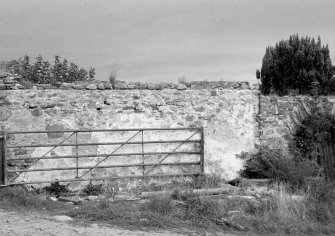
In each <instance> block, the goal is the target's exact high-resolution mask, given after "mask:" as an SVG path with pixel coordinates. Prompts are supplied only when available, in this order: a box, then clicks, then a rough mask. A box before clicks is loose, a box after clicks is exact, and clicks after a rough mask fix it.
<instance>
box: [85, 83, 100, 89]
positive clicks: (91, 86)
mask: <svg viewBox="0 0 335 236" xmlns="http://www.w3.org/2000/svg"><path fill="white" fill-rule="evenodd" d="M97 88H98V86H97V85H96V84H89V85H87V86H86V89H87V90H96V89H97Z"/></svg>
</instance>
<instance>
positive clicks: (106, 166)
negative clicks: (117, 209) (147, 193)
mask: <svg viewBox="0 0 335 236" xmlns="http://www.w3.org/2000/svg"><path fill="white" fill-rule="evenodd" d="M199 164H200V161H195V162H169V163H159V164H157V163H156V164H155V163H150V164H149V163H148V164H124V165H105V166H79V167H59V168H43V169H23V170H22V169H18V170H7V172H9V173H10V172H34V171H55V170H84V169H99V168H119V167H137V166H143V167H144V166H170V165H199Z"/></svg>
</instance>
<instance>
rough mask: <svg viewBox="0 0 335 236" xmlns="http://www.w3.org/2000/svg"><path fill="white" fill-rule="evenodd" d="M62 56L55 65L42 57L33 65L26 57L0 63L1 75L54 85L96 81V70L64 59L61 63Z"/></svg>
mask: <svg viewBox="0 0 335 236" xmlns="http://www.w3.org/2000/svg"><path fill="white" fill-rule="evenodd" d="M60 59H61V58H60V56H57V55H56V56H55V57H54V63H53V64H51V63H50V62H48V61H46V60H44V59H43V57H42V56H41V55H39V56H37V57H36V58H35V61H34V62H33V64H31V62H30V57H29V56H27V55H25V56H24V57H23V59H21V58H19V59H18V60H11V61H1V62H0V74H2V73H6V74H9V73H12V74H19V75H21V76H22V78H23V79H24V80H28V81H31V82H34V83H53V82H57V81H58V82H70V83H71V82H74V81H78V80H88V79H91V80H93V79H94V76H95V69H94V68H90V69H89V71H87V70H85V69H84V68H80V69H79V66H78V65H76V64H74V63H73V62H70V65H69V63H68V60H66V59H63V61H62V62H61V60H60Z"/></svg>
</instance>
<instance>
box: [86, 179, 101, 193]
mask: <svg viewBox="0 0 335 236" xmlns="http://www.w3.org/2000/svg"><path fill="white" fill-rule="evenodd" d="M82 192H83V193H84V194H86V195H87V196H92V195H95V196H98V195H99V194H101V193H102V192H103V188H102V184H92V181H90V183H89V184H88V185H86V186H85V188H84V189H83V190H82Z"/></svg>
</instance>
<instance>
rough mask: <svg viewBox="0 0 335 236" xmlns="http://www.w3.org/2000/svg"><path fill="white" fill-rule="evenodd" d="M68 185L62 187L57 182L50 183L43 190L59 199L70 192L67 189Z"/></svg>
mask: <svg viewBox="0 0 335 236" xmlns="http://www.w3.org/2000/svg"><path fill="white" fill-rule="evenodd" d="M68 186H69V184H68V185H64V184H60V183H59V182H54V183H51V184H50V186H46V187H44V188H43V190H45V191H46V192H47V193H49V194H50V195H52V196H55V197H60V196H68V195H69V193H70V192H71V190H70V189H69V187H68Z"/></svg>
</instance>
